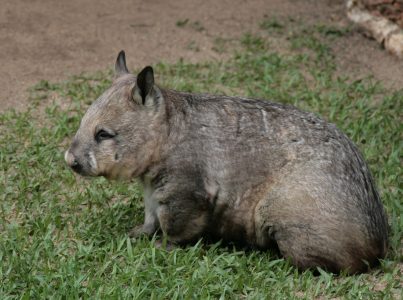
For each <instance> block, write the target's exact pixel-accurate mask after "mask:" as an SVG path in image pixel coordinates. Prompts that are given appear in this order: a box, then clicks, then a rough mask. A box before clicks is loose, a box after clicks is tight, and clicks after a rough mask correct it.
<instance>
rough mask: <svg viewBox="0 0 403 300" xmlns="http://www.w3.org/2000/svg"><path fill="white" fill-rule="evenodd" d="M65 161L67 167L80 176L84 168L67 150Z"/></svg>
mask: <svg viewBox="0 0 403 300" xmlns="http://www.w3.org/2000/svg"><path fill="white" fill-rule="evenodd" d="M64 159H65V161H66V163H67V165H68V166H69V167H70V168H72V169H73V171H74V172H76V173H79V174H80V173H81V172H82V170H83V166H82V165H81V164H80V163H79V162H78V161H77V159H76V158H75V157H74V155H73V154H72V153H71V152H70V151H69V150H67V151H66V153H65V154H64Z"/></svg>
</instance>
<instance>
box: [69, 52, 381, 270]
mask: <svg viewBox="0 0 403 300" xmlns="http://www.w3.org/2000/svg"><path fill="white" fill-rule="evenodd" d="M115 69H116V74H117V78H116V79H115V81H114V83H113V84H112V86H111V88H109V89H108V90H107V91H106V92H105V93H104V94H103V95H102V96H101V97H100V98H99V99H98V100H97V101H95V102H94V103H93V104H92V106H91V107H90V108H89V109H88V111H87V113H86V114H85V116H84V117H83V119H82V121H81V125H80V128H79V130H78V131H77V134H76V136H75V138H74V140H73V143H72V146H71V147H70V149H69V150H68V151H67V152H66V161H67V163H68V164H69V165H70V166H71V167H72V168H73V169H74V170H75V171H77V172H78V173H80V174H83V175H91V176H106V177H108V178H128V179H130V178H135V177H137V178H140V180H141V182H142V183H143V185H144V199H145V223H144V224H143V225H142V226H140V227H137V228H136V229H135V230H134V231H133V234H134V235H137V234H147V235H153V234H154V233H155V232H156V231H157V230H162V232H163V233H164V234H165V235H166V236H167V237H168V239H169V240H170V241H171V242H174V243H179V244H181V243H185V242H191V241H194V240H196V239H198V238H200V237H209V238H215V239H222V240H224V241H229V242H234V243H242V244H246V245H250V246H254V247H258V248H261V249H267V248H269V247H273V246H277V247H278V249H279V250H280V252H281V254H282V255H283V256H285V257H287V258H290V259H291V261H292V262H293V263H294V264H295V265H296V266H298V267H299V268H301V269H306V268H311V267H321V268H325V269H327V270H330V271H334V272H338V271H340V270H346V271H348V272H351V273H354V272H361V271H365V270H366V269H367V267H368V266H371V265H373V264H375V263H376V262H377V260H378V259H379V258H383V257H384V256H385V253H386V250H387V245H388V243H387V236H388V232H387V219H386V215H385V212H384V209H383V206H382V203H381V200H380V198H379V195H378V193H377V191H376V188H375V185H374V182H373V179H372V177H371V174H370V171H369V169H368V167H367V165H366V163H365V161H364V159H363V157H362V155H361V154H360V152H359V151H358V149H357V147H356V146H355V145H354V144H353V143H352V142H351V140H350V139H349V138H348V137H346V136H345V135H344V134H343V133H342V132H341V131H340V130H338V129H337V128H336V126H335V125H333V124H330V123H327V122H326V121H324V120H322V119H320V118H319V117H317V116H315V115H314V114H312V113H307V112H303V111H300V110H298V109H296V108H295V107H292V106H288V105H283V104H277V103H273V102H269V101H262V100H255V99H246V98H240V97H226V96H216V95H204V94H203V95H202V94H191V93H184V92H178V91H173V90H168V89H162V88H159V87H157V86H156V85H155V84H154V77H153V70H152V69H151V68H150V67H147V68H145V69H144V70H143V71H142V72H141V73H140V74H139V75H138V76H137V77H136V76H133V75H131V74H129V73H128V71H127V68H126V62H125V57H124V53H123V52H121V53H120V54H119V57H118V59H117V62H116V67H115Z"/></svg>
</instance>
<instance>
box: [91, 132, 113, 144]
mask: <svg viewBox="0 0 403 300" xmlns="http://www.w3.org/2000/svg"><path fill="white" fill-rule="evenodd" d="M114 136H115V134H114V133H111V132H108V131H106V130H104V129H100V130H98V131H97V133H96V134H95V140H96V141H97V142H98V143H99V142H101V141H103V140H108V139H111V138H113V137H114Z"/></svg>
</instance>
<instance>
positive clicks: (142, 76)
mask: <svg viewBox="0 0 403 300" xmlns="http://www.w3.org/2000/svg"><path fill="white" fill-rule="evenodd" d="M153 87H154V71H153V68H151V67H150V66H147V67H145V68H144V69H143V70H142V71H141V72H140V73H139V74H138V75H137V82H136V86H135V87H134V90H133V100H134V101H136V102H137V103H139V104H142V105H146V106H151V105H154V104H155V100H156V99H155V96H156V95H155V90H154V89H153Z"/></svg>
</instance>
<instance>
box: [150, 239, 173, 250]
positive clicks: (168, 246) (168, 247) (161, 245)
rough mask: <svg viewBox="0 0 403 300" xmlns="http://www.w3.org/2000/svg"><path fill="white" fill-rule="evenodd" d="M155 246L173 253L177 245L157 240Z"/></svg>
mask: <svg viewBox="0 0 403 300" xmlns="http://www.w3.org/2000/svg"><path fill="white" fill-rule="evenodd" d="M154 245H155V247H156V248H158V249H164V250H167V251H172V250H174V249H175V248H176V246H175V244H172V243H170V242H168V241H166V242H165V243H164V241H163V240H156V241H155V244H154Z"/></svg>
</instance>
